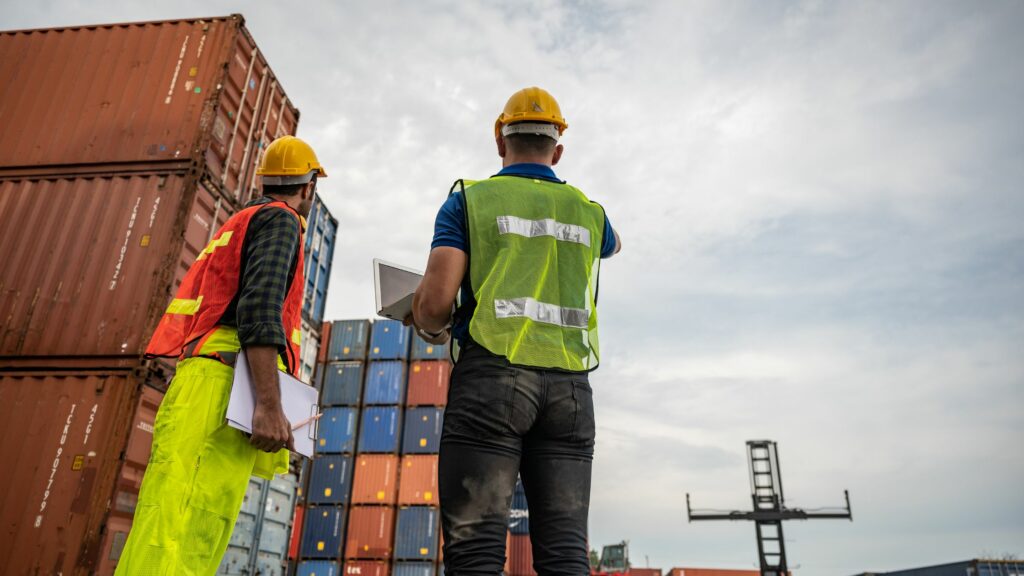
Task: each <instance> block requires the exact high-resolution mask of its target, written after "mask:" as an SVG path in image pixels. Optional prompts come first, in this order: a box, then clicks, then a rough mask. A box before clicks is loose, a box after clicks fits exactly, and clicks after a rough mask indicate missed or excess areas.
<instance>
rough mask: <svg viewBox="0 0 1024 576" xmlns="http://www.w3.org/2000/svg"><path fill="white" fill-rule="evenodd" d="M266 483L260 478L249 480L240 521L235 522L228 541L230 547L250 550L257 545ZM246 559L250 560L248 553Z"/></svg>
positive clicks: (239, 517)
mask: <svg viewBox="0 0 1024 576" xmlns="http://www.w3.org/2000/svg"><path fill="white" fill-rule="evenodd" d="M264 483H265V481H264V480H261V479H259V478H250V479H249V487H248V488H247V489H246V491H245V497H244V498H243V499H242V508H241V510H239V512H238V520H237V521H235V526H234V528H232V530H231V539H230V540H228V546H229V547H234V548H239V549H242V550H249V549H250V548H252V547H253V546H254V545H255V543H256V542H255V539H256V520H257V519H258V518H257V517H258V516H259V513H260V507H261V504H262V503H263V486H264ZM246 558H248V552H246Z"/></svg>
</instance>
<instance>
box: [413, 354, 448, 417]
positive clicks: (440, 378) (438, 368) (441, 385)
mask: <svg viewBox="0 0 1024 576" xmlns="http://www.w3.org/2000/svg"><path fill="white" fill-rule="evenodd" d="M450 376H451V364H450V363H449V362H448V361H447V360H419V361H416V362H412V363H411V364H410V365H409V392H408V395H407V396H406V405H408V406H444V405H446V404H448V379H449V378H450Z"/></svg>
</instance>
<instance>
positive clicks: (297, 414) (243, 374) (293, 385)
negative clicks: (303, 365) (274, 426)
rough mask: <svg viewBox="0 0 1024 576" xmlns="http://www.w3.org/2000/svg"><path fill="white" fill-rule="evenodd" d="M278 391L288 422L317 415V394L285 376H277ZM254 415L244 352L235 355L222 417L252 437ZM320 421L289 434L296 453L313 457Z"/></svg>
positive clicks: (290, 376)
mask: <svg viewBox="0 0 1024 576" xmlns="http://www.w3.org/2000/svg"><path fill="white" fill-rule="evenodd" d="M277 375H278V380H279V382H280V387H281V407H282V408H283V409H284V415H285V418H287V419H288V421H289V422H301V421H302V420H305V419H307V418H310V417H312V416H316V415H317V414H318V413H319V410H320V406H319V404H318V402H319V392H318V391H317V389H316V388H313V387H312V386H309V385H308V384H305V383H303V382H302V381H301V380H299V379H298V378H295V377H294V376H292V375H291V374H288V373H286V372H281V371H280V370H279V371H278V372H277ZM255 411H256V393H255V390H254V389H253V386H252V374H251V373H250V371H249V360H248V358H246V356H245V350H244V349H243V350H240V351H239V352H238V359H237V360H236V361H235V377H234V380H233V381H232V382H231V397H230V398H229V399H228V409H227V413H226V414H225V419H226V420H227V423H228V426H231V427H232V428H235V429H238V430H241V431H242V432H246V433H248V434H252V416H253V413H254V412H255ZM318 421H319V420H313V421H311V422H309V423H308V424H306V425H305V426H303V427H301V428H299V429H298V430H293V431H292V437H293V438H294V440H295V451H296V452H298V453H299V454H302V455H303V456H305V457H307V458H312V457H313V447H314V446H315V444H316V439H317V432H318V426H317V422H318Z"/></svg>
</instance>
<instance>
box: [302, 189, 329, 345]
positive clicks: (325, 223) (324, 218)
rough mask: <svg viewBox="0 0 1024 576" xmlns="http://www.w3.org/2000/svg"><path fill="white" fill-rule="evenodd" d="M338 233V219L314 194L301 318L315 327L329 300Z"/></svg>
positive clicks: (305, 254)
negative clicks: (329, 284)
mask: <svg viewBox="0 0 1024 576" xmlns="http://www.w3.org/2000/svg"><path fill="white" fill-rule="evenodd" d="M337 233H338V221H337V220H335V219H334V217H333V216H331V213H330V212H329V211H328V210H327V207H326V206H325V205H324V203H323V201H322V200H321V199H320V196H314V198H313V206H312V207H311V208H310V212H309V219H308V220H307V221H306V245H305V246H304V250H305V253H304V256H303V260H304V261H303V264H304V270H303V274H304V276H305V278H306V286H305V294H304V295H303V296H304V298H303V301H302V317H303V318H304V319H305V320H306V321H307V322H310V323H312V324H314V325H316V326H319V325H320V323H321V322H323V321H324V303H325V302H326V301H327V284H328V282H329V281H330V279H331V262H332V260H333V259H334V241H335V236H336V235H337Z"/></svg>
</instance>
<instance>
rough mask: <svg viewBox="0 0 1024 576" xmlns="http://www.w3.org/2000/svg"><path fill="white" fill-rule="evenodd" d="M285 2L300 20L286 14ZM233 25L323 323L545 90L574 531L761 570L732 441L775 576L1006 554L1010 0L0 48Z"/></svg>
mask: <svg viewBox="0 0 1024 576" xmlns="http://www.w3.org/2000/svg"><path fill="white" fill-rule="evenodd" d="M300 6H305V7H300ZM232 12H242V13H243V14H244V15H245V17H246V22H247V25H248V27H249V29H250V30H251V31H252V33H253V35H254V37H255V38H256V41H257V43H258V44H259V46H260V47H261V49H262V50H263V52H264V54H265V56H266V58H267V59H268V60H269V62H270V64H271V66H272V67H273V69H274V71H275V72H276V73H277V75H278V77H279V78H280V79H281V82H282V84H283V86H284V88H285V90H286V91H287V92H288V94H289V96H290V97H291V98H292V100H293V102H294V103H295V105H296V106H298V107H299V109H300V110H301V111H302V120H301V124H300V128H299V135H300V136H302V137H303V138H305V139H307V140H308V141H309V142H311V143H312V144H313V145H314V146H315V148H316V150H317V151H318V153H319V155H320V158H321V160H322V161H323V162H324V164H325V165H326V167H327V170H328V171H329V173H330V178H329V179H328V180H325V181H323V182H322V185H321V186H320V190H321V193H322V194H323V196H324V197H325V201H326V203H327V205H328V207H329V208H330V210H331V211H332V212H333V214H334V215H335V217H337V219H338V221H339V223H340V233H339V239H338V248H339V250H338V251H337V253H336V255H335V260H334V272H333V276H332V279H331V285H330V298H329V300H328V305H327V310H328V317H329V318H331V319H343V318H354V317H369V316H371V315H372V314H373V304H374V302H373V294H372V279H371V274H370V261H371V258H373V257H382V258H385V259H388V260H392V261H397V262H403V263H407V264H408V265H411V266H415V267H423V266H424V264H425V263H426V258H427V253H428V250H429V246H430V238H431V233H432V229H433V220H434V216H435V214H436V212H437V208H438V207H439V206H440V204H441V202H443V200H444V198H445V196H446V193H447V191H448V188H449V186H450V185H451V183H452V182H453V181H454V180H455V179H457V178H463V177H465V178H480V177H485V176H488V175H490V174H493V173H494V172H496V171H497V170H498V169H499V168H500V163H499V159H498V157H497V155H496V152H495V148H494V143H493V123H494V119H495V118H496V117H497V114H498V113H499V111H500V110H501V108H502V106H503V105H504V102H505V100H506V99H507V98H508V96H509V95H510V94H511V93H512V92H514V91H516V90H518V89H520V88H522V87H525V86H530V85H539V86H542V87H544V88H546V89H548V90H549V91H550V92H551V93H552V94H554V95H555V97H556V98H558V100H559V102H560V103H561V106H562V110H563V112H564V114H565V116H566V118H567V119H568V122H569V125H570V128H569V130H568V131H567V132H566V135H565V137H564V139H563V143H564V144H565V148H566V151H565V154H564V156H563V158H562V163H560V164H559V166H558V167H557V172H558V174H559V176H560V177H562V178H564V179H566V180H568V181H569V182H570V183H572V184H574V185H576V186H578V187H579V188H581V189H582V190H583V191H584V192H586V193H587V194H588V195H589V196H590V197H591V198H592V199H594V200H596V201H599V202H601V203H602V204H603V205H604V206H605V207H606V209H607V212H608V214H609V216H610V218H611V220H612V222H613V224H614V225H615V227H616V228H617V229H618V231H619V233H620V234H621V236H622V238H623V243H624V250H623V251H622V253H621V254H619V255H618V256H616V257H615V258H613V259H612V260H609V261H606V263H605V266H604V267H603V270H602V272H603V274H602V283H601V302H600V306H599V310H600V318H601V339H602V349H603V350H602V351H603V363H602V366H601V368H600V370H598V371H597V372H596V373H595V374H594V375H593V377H592V382H593V385H594V389H595V398H596V404H597V417H598V438H597V442H598V444H597V455H596V460H595V465H594V491H593V504H592V510H591V519H592V520H591V529H590V540H591V542H592V543H593V544H594V545H595V546H600V545H602V544H607V543H612V542H616V541H618V540H621V539H628V540H630V542H631V546H630V551H631V553H632V556H633V561H634V563H635V564H639V565H644V564H646V562H647V560H648V559H649V562H650V566H653V567H660V568H665V569H667V568H670V567H672V566H710V567H735V568H742V567H753V566H755V564H756V561H757V552H756V545H755V539H754V528H753V526H752V525H750V524H747V523H735V524H730V523H694V524H688V523H687V522H686V505H685V496H684V495H685V493H687V492H689V493H691V494H692V497H693V501H694V504H695V505H696V506H698V507H708V508H719V509H727V508H729V509H744V508H748V507H749V506H750V498H749V492H750V488H749V485H748V480H747V464H746V454H745V446H744V442H745V441H746V440H749V439H760V438H767V439H774V440H777V441H778V442H779V445H780V456H781V461H782V464H783V475H784V482H785V487H786V496H787V503H788V504H789V505H791V506H799V507H807V508H815V507H820V506H828V505H839V504H841V503H842V491H843V489H849V490H850V497H851V501H852V504H853V513H854V521H853V522H852V523H850V522H845V521H816V522H806V523H797V522H793V523H790V524H787V525H786V528H785V530H786V541H787V547H788V552H789V557H790V564H791V567H795V568H796V570H795V573H796V574H805V575H818V574H825V575H829V574H835V575H851V574H854V573H857V572H862V571H865V570H893V569H898V568H904V567H912V566H920V565H927V564H934V563H942V562H951V561H955V560H964V559H968V558H973V557H977V556H979V555H982V554H986V553H988V554H1003V553H1007V552H1009V553H1016V554H1018V555H1024V489H1022V479H1024V456H1022V453H1024V449H1022V447H1021V446H1022V441H1024V417H1022V415H1024V244H1022V240H1024V225H1022V219H1024V193H1022V192H1024V191H1022V185H1024V184H1022V183H1024V112H1022V108H1021V107H1022V103H1024V72H1022V71H1024V66H1022V65H1021V63H1020V60H1021V57H1022V56H1024V33H1022V32H1021V30H1022V29H1024V3H1021V2H1019V1H1018V2H998V1H987V0H986V1H979V2H967V1H964V2H938V1H923V0H922V1H920V2H878V3H874V2H848V3H847V2H791V3H783V2H767V1H753V2H749V3H744V2H706V3H698V2H642V1H638V2H632V3H631V2H538V1H519V2H505V3H499V2H487V3H476V2H407V3H397V2H344V3H341V2H322V3H301V4H296V3H283V2H273V3H270V2H267V3H262V2H247V3H241V2H235V3H231V2H221V1H203V2H199V1H193V0H178V1H175V2H173V3H172V2H166V3H142V2H121V3H118V2H108V3H99V2H71V1H68V2H51V1H39V2H31V3H15V4H11V5H9V6H7V7H6V8H5V10H4V16H3V17H2V27H3V28H8V29H11V28H27V27H49V26H58V25H69V24H84V23H97V22H112V21H130V20H144V19H157V18H180V17H194V16H204V15H223V14H227V13H232Z"/></svg>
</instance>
